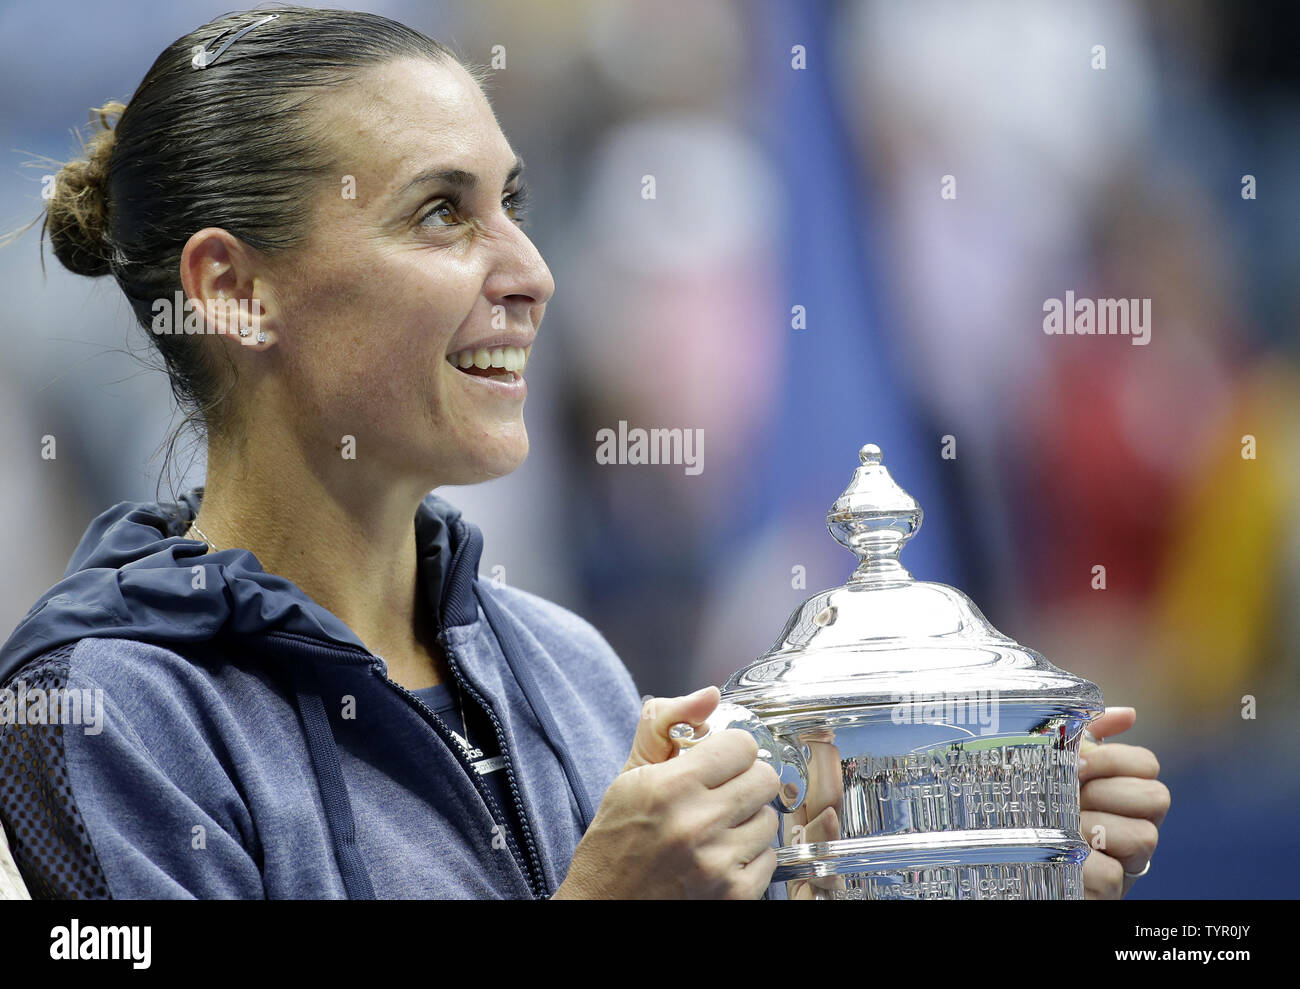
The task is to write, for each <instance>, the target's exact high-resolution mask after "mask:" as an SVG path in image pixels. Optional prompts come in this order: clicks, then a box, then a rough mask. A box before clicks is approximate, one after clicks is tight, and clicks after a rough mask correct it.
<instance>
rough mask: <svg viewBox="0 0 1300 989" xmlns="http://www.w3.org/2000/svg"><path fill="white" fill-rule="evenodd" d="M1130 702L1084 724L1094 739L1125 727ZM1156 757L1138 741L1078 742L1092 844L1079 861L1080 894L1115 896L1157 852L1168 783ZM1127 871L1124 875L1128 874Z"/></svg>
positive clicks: (1085, 824)
mask: <svg viewBox="0 0 1300 989" xmlns="http://www.w3.org/2000/svg"><path fill="white" fill-rule="evenodd" d="M1136 720H1137V712H1136V711H1135V710H1134V709H1133V708H1131V707H1111V708H1107V709H1106V713H1105V714H1103V715H1102V716H1101V717H1099V718H1098V719H1097V720H1096V721H1094V722H1093V723H1092V724H1091V725H1089V726H1088V729H1089V731H1091V732H1092V734H1093V735H1094V736H1096V737H1097V738H1098V739H1105V738H1108V737H1110V736H1111V735H1118V734H1119V733H1120V732H1124V731H1128V729H1130V728H1132V727H1133V723H1134V722H1135V721H1136ZM1159 772H1160V763H1159V762H1158V761H1156V757H1155V754H1154V753H1153V752H1152V751H1151V750H1150V749H1144V748H1141V747H1139V746H1136V745H1123V744H1120V745H1109V744H1108V745H1097V744H1094V743H1093V742H1091V741H1089V740H1088V739H1086V738H1085V739H1084V740H1083V741H1082V742H1081V743H1080V745H1079V807H1080V809H1081V811H1082V812H1083V813H1082V831H1083V837H1084V840H1085V841H1087V842H1088V843H1089V844H1090V845H1092V846H1093V849H1092V852H1091V853H1089V855H1088V857H1087V858H1086V859H1085V860H1084V863H1083V889H1084V897H1085V899H1089V900H1118V899H1119V898H1120V897H1122V896H1124V895H1125V894H1126V893H1127V892H1128V891H1129V890H1130V889H1131V888H1132V886H1133V883H1134V882H1136V881H1137V879H1136V874H1137V873H1139V872H1141V871H1142V870H1143V869H1145V868H1146V867H1147V865H1148V864H1149V863H1150V861H1151V855H1152V853H1154V852H1155V849H1156V841H1157V840H1158V838H1159V827H1160V824H1161V822H1163V821H1164V819H1165V814H1167V813H1168V812H1169V787H1167V786H1165V785H1164V784H1163V783H1161V782H1160V781H1159V780H1157V779H1156V775H1157V774H1158V773H1159ZM1126 873H1127V875H1126Z"/></svg>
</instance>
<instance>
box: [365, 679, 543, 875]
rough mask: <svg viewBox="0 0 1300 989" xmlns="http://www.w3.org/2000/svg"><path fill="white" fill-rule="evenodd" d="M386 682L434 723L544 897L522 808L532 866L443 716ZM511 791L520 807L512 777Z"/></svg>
mask: <svg viewBox="0 0 1300 989" xmlns="http://www.w3.org/2000/svg"><path fill="white" fill-rule="evenodd" d="M448 661H449V662H450V656H448ZM375 672H376V674H378V670H376V671H375ZM456 673H457V680H458V681H459V680H460V676H459V671H458V670H457V671H456ZM387 682H388V683H389V685H391V686H392V687H393V689H394V690H396V691H397V692H398V694H400V695H401V696H402V697H403V698H404V699H405V700H406V702H407V703H408V704H410V705H411V706H412V707H414V708H415V709H416V710H417V711H418V712H419V713H420V714H421V716H422V717H423V718H424V719H425V720H426V721H428V722H429V723H430V725H432V726H433V728H434V730H435V731H436V732H438V734H439V736H440V737H441V738H442V739H443V741H444V742H445V743H446V745H447V747H448V748H449V749H451V751H452V754H453V755H454V756H455V757H456V760H457V761H458V762H459V763H460V764H461V765H462V766H463V767H464V768H465V772H466V773H467V774H468V775H469V778H470V782H471V783H472V784H473V786H474V789H475V790H477V791H478V793H479V796H481V797H482V798H483V802H484V803H485V804H487V806H488V809H489V810H490V812H491V814H492V818H493V820H494V821H498V822H500V827H501V831H502V837H503V838H504V839H505V842H506V847H507V848H509V849H510V854H511V856H512V857H513V858H514V860H515V865H517V866H518V867H519V871H520V872H521V873H522V874H523V876H524V878H525V880H527V882H528V890H529V892H530V893H532V894H533V896H534V897H539V898H545V893H542V892H539V890H538V885H539V884H538V879H537V877H538V876H540V875H541V867H540V864H539V863H538V861H537V856H536V852H535V850H534V849H533V848H532V845H531V834H530V832H529V830H528V818H527V817H526V816H525V815H524V814H523V812H522V811H520V814H519V819H520V821H521V822H523V826H524V835H525V837H526V838H528V839H529V842H530V845H529V852H530V854H531V857H532V866H531V867H530V865H529V863H528V862H526V861H524V859H523V856H522V855H521V853H520V851H519V843H518V842H517V841H516V840H515V835H514V829H513V828H511V827H510V822H509V820H508V819H507V817H506V816H505V814H503V813H502V812H501V805H500V804H498V803H497V800H496V797H495V796H494V795H493V793H492V790H491V789H490V788H489V787H488V785H487V783H485V782H484V781H483V779H482V777H481V776H480V775H479V772H478V770H477V769H475V768H474V766H473V764H472V763H471V762H470V761H469V757H468V756H466V755H465V753H464V752H463V751H462V750H461V748H460V746H459V745H457V744H456V742H455V740H454V739H453V738H452V737H451V735H450V731H449V729H448V728H447V723H446V722H445V721H443V720H442V717H441V716H440V715H439V714H438V713H437V712H436V711H434V710H433V709H432V708H430V707H429V706H428V705H427V704H425V703H424V701H422V700H420V698H418V697H416V696H415V694H413V693H411V692H410V691H409V690H407V689H406V688H405V687H403V686H402V685H401V684H400V683H397V682H396V681H395V680H392V679H388V681H387ZM469 689H470V690H471V692H472V693H473V694H474V696H475V698H476V699H478V694H477V692H476V691H473V688H469ZM480 704H481V701H480ZM484 707H485V709H486V710H488V711H489V716H490V717H491V716H492V715H491V711H490V709H489V708H486V706H485V705H484ZM492 720H493V724H494V725H496V718H495V717H493V718H492ZM497 727H498V731H497V741H498V744H499V745H500V748H501V754H502V755H503V756H504V757H505V759H506V769H507V771H508V770H509V768H510V758H509V756H508V755H506V747H505V744H504V742H503V741H502V740H501V732H500V730H499V726H497ZM510 792H511V794H512V796H514V798H515V806H516V807H519V805H520V801H519V794H518V791H517V790H516V789H515V786H514V781H513V779H512V780H511V783H510ZM534 869H536V873H534ZM541 887H542V889H543V890H544V889H545V882H544V881H543V882H542V884H541Z"/></svg>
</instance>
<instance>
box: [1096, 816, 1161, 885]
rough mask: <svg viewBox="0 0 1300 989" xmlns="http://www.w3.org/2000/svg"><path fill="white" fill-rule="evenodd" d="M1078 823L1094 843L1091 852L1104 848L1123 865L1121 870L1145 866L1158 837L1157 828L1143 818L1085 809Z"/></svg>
mask: <svg viewBox="0 0 1300 989" xmlns="http://www.w3.org/2000/svg"><path fill="white" fill-rule="evenodd" d="M1081 824H1082V830H1083V838H1084V840H1085V841H1086V842H1088V843H1089V844H1090V845H1092V846H1093V853H1092V854H1093V855H1095V854H1096V853H1097V852H1104V853H1105V854H1106V855H1109V856H1110V857H1111V858H1113V859H1115V860H1116V861H1118V862H1119V863H1120V864H1121V865H1122V866H1123V867H1124V868H1123V869H1122V870H1121V871H1123V872H1134V873H1136V872H1141V871H1142V870H1143V869H1145V868H1146V865H1147V863H1148V862H1150V861H1151V856H1152V855H1153V854H1154V853H1155V850H1156V844H1157V842H1158V841H1159V839H1160V831H1159V829H1158V828H1157V827H1156V826H1155V825H1154V824H1152V823H1151V822H1150V821H1148V820H1144V819H1142V818H1133V817H1123V816H1121V815H1119V814H1108V813H1105V812H1102V811H1084V812H1083V817H1082V821H1081ZM1088 857H1089V858H1092V855H1089V856H1088ZM1085 865H1086V863H1085Z"/></svg>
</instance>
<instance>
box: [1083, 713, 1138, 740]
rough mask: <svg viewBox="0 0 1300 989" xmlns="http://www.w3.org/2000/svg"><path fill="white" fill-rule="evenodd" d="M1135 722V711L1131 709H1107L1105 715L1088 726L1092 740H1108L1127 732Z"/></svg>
mask: <svg viewBox="0 0 1300 989" xmlns="http://www.w3.org/2000/svg"><path fill="white" fill-rule="evenodd" d="M1136 722H1137V711H1136V709H1134V708H1131V707H1108V708H1106V713H1105V714H1103V715H1101V716H1100V717H1098V718H1097V719H1096V720H1094V721H1093V722H1092V724H1090V725H1088V731H1090V732H1091V733H1092V735H1093V737H1094V738H1110V737H1111V736H1112V735H1118V734H1119V733H1120V732H1124V731H1128V730H1129V729H1130V728H1132V727H1133V725H1134V724H1135V723H1136Z"/></svg>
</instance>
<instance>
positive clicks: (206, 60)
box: [190, 14, 280, 69]
mask: <svg viewBox="0 0 1300 989" xmlns="http://www.w3.org/2000/svg"><path fill="white" fill-rule="evenodd" d="M279 16H280V15H279V14H268V15H267V16H266V17H263V18H262V19H261V20H259V21H254V22H253V23H252V24H249V25H247V26H246V27H242V28H240V29H239V31H238V32H237V33H236V34H235V36H234V37H233V38H231V39H230V40H229V41H227V42H226V43H225V44H224V45H222V46H221V47H220V48H218V49H217V50H216V51H215V52H210V51H208V50H207V46H206V45H195V46H194V48H193V49H191V50H192V51H193V52H194V57H193V58H192V59H190V65H192V66H194V68H196V69H204V68H207V67H208V66H209V65H211V64H212V63H213V62H215V61H216V60H217V59H219V58H220V57H221V56H222V55H223V54H224V53H225V51H226V49H227V48H229V47H230V46H231V45H233V44H234V43H235V42H236V41H238V40H239V39H240V38H242V37H243V36H244V35H246V34H247V33H248V32H249V31H251V30H253V28H255V27H257V26H258V25H259V24H265V23H266V22H267V21H273V20H275V19H276V18H277V17H279ZM229 30H230V28H226V30H225V31H222V32H221V33H220V34H219V35H217V36H216V37H215V38H213V39H212V40H211V41H209V42H208V44H209V45H215V44H216V43H217V42H218V41H220V40H221V39H222V38H224V37H225V36H226V33H227V32H228V31H229Z"/></svg>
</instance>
